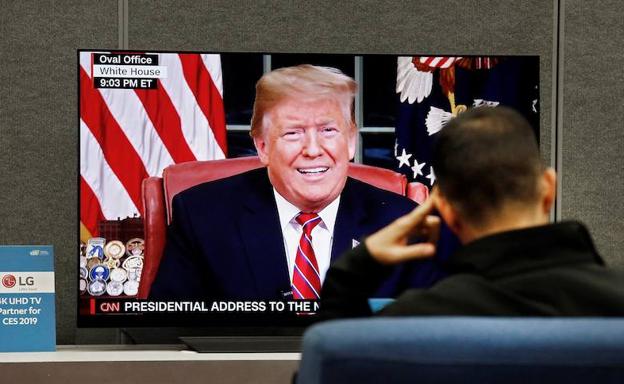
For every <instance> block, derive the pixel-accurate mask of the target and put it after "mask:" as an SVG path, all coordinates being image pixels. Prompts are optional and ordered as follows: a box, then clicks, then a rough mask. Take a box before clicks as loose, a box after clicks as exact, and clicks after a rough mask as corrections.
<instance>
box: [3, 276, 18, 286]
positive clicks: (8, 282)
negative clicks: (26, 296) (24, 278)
mask: <svg viewBox="0 0 624 384" xmlns="http://www.w3.org/2000/svg"><path fill="white" fill-rule="evenodd" d="M16 283H17V280H16V279H15V276H13V275H4V276H2V285H4V286H5V287H6V288H13V287H15V284H16Z"/></svg>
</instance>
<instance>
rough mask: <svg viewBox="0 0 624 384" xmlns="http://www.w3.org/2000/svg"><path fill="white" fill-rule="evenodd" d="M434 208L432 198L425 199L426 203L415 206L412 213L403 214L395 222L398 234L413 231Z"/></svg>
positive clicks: (402, 234)
mask: <svg viewBox="0 0 624 384" xmlns="http://www.w3.org/2000/svg"><path fill="white" fill-rule="evenodd" d="M433 209H434V206H433V202H432V201H431V199H427V200H425V202H424V203H422V204H421V205H419V206H418V207H416V208H414V209H413V210H412V211H411V212H410V213H408V214H406V215H404V216H401V217H400V218H398V219H397V220H396V221H395V222H394V224H393V225H394V226H396V230H397V234H398V235H400V236H404V235H408V234H410V233H412V231H413V230H414V228H415V227H417V226H418V225H419V224H421V222H422V221H423V220H424V219H425V218H426V217H427V215H429V213H431V212H432V211H433Z"/></svg>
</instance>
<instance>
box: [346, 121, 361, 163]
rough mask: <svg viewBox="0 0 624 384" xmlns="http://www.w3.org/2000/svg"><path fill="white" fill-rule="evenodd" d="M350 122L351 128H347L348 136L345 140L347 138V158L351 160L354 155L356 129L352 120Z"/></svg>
mask: <svg viewBox="0 0 624 384" xmlns="http://www.w3.org/2000/svg"><path fill="white" fill-rule="evenodd" d="M350 124H351V129H350V130H349V134H348V135H349V136H348V137H347V140H349V142H348V145H349V160H353V158H354V157H355V149H356V148H357V138H358V130H357V126H356V125H355V124H354V123H353V122H352V123H350Z"/></svg>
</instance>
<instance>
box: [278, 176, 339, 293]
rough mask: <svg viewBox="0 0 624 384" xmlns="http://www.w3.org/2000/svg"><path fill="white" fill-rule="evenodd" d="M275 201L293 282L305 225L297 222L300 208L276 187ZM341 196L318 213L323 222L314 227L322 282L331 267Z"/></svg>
mask: <svg viewBox="0 0 624 384" xmlns="http://www.w3.org/2000/svg"><path fill="white" fill-rule="evenodd" d="M273 194H274V195H275V202H276V203H277V212H278V214H279V219H280V227H281V229H282V235H283V238H284V249H285V250H286V261H287V263H288V273H289V275H290V281H291V282H292V278H293V271H294V268H295V258H296V257H297V248H298V247H299V240H300V239H301V234H302V233H303V226H301V225H300V224H299V223H297V220H296V219H297V215H299V213H300V212H301V211H300V210H299V208H297V207H295V206H294V205H292V204H291V203H290V202H289V201H288V200H286V199H285V198H284V197H282V195H280V194H279V193H278V192H277V191H276V190H275V188H273ZM339 203H340V196H338V197H337V198H336V199H335V200H334V201H332V202H331V203H330V204H329V205H328V206H327V207H325V208H324V209H323V210H322V211H320V212H318V213H317V214H318V215H319V216H320V217H321V222H320V223H318V224H317V225H316V226H315V227H314V229H312V248H313V249H314V255H315V256H316V263H317V265H318V267H319V275H320V276H321V284H322V283H323V281H324V280H325V274H326V273H327V270H328V269H329V264H330V261H331V249H332V243H333V240H334V224H335V223H336V215H337V214H338V205H339Z"/></svg>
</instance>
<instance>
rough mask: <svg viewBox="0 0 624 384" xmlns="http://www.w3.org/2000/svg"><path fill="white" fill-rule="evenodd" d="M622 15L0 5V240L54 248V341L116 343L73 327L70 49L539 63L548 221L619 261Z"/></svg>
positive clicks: (396, 7) (143, 3)
mask: <svg viewBox="0 0 624 384" xmlns="http://www.w3.org/2000/svg"><path fill="white" fill-rule="evenodd" d="M623 15H624V12H623V11H622V10H621V9H620V7H619V6H618V2H617V1H610V2H600V3H599V5H596V3H593V2H584V1H565V2H563V1H543V0H532V1H515V0H499V1H474V0H473V1H458V0H457V1H390V0H377V1H362V0H360V1H356V0H349V1H341V2H334V1H315V2H304V1H254V2H252V1H231V0H228V1H226V0H215V1H209V2H206V1H190V0H186V1H174V0H167V1H162V0H161V1H158V2H155V1H148V0H132V1H128V0H108V1H80V0H74V1H49V0H48V1H35V0H27V1H8V0H2V1H1V2H0V21H1V22H0V36H1V37H2V38H1V40H0V55H1V57H2V66H1V67H0V79H1V80H2V82H1V84H2V88H1V90H0V175H2V182H0V195H1V196H2V197H3V198H2V200H0V215H1V217H3V218H4V220H3V222H2V224H0V243H4V244H25V243H45V244H53V245H54V246H55V251H56V276H57V277H56V279H57V284H56V287H57V295H58V300H57V312H58V315H57V318H58V342H59V344H71V343H74V342H115V341H116V339H115V332H114V331H110V330H108V331H104V330H80V331H76V328H75V305H76V295H75V290H76V269H77V257H76V256H77V255H76V252H77V246H76V244H77V241H78V234H77V224H76V220H77V217H78V214H77V207H78V205H77V204H78V203H77V201H78V200H77V199H78V196H77V159H78V153H77V151H78V147H77V145H78V126H77V92H76V87H77V85H76V69H77V68H76V49H77V48H110V49H114V48H129V49H142V50H201V51H204V50H205V51H252V52H258V51H260V52H314V53H336V52H346V53H362V54H364V53H392V54H399V53H424V54H426V53H435V54H453V55H458V54H484V55H488V54H492V55H539V56H540V68H541V69H540V79H541V89H540V98H541V100H540V102H541V149H542V153H543V156H544V160H545V161H546V162H548V163H551V164H556V165H557V166H558V167H559V168H560V170H561V171H562V175H563V177H562V188H561V192H562V195H561V197H560V200H559V201H560V204H559V206H558V208H559V209H558V212H557V215H558V217H561V218H564V219H565V218H579V219H582V220H584V221H586V222H587V223H588V224H589V225H590V226H591V227H592V229H593V232H594V233H595V235H596V239H597V243H598V248H599V249H600V250H601V251H602V252H603V253H604V255H605V257H606V258H607V259H608V261H609V262H610V263H611V264H614V265H618V266H622V265H624V257H623V256H622V255H623V254H624V243H623V240H622V234H623V232H622V228H623V224H622V219H621V217H622V213H623V208H621V204H622V198H621V197H620V196H621V195H622V193H624V186H623V185H622V164H623V161H622V160H623V155H622V154H621V153H620V151H619V149H620V148H621V147H622V141H623V139H622V137H623V134H622V129H621V128H622V124H621V123H620V122H619V118H620V116H622V115H623V112H624V107H623V106H622V102H621V100H622V88H623V84H622V83H623V81H622V74H621V71H620V69H619V66H618V61H617V59H618V58H622V55H623V52H624V50H623V49H622V48H620V47H619V45H618V44H619V43H618V42H619V41H622V37H623V32H622V31H623V28H622V25H621V23H619V22H618V20H621V19H622V16H623ZM559 57H561V58H562V60H560V61H559V60H558V58H559ZM618 96H619V97H618ZM557 150H558V152H557ZM618 203H619V205H618Z"/></svg>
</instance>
